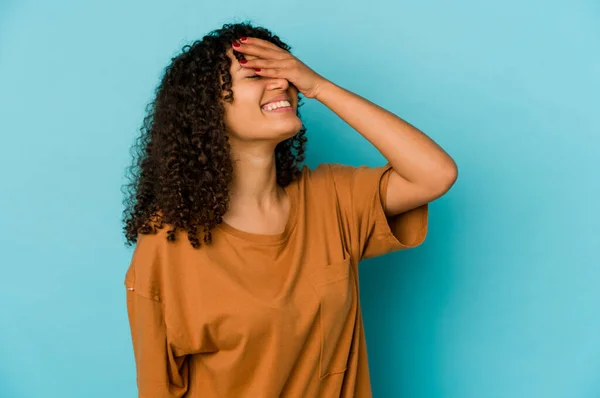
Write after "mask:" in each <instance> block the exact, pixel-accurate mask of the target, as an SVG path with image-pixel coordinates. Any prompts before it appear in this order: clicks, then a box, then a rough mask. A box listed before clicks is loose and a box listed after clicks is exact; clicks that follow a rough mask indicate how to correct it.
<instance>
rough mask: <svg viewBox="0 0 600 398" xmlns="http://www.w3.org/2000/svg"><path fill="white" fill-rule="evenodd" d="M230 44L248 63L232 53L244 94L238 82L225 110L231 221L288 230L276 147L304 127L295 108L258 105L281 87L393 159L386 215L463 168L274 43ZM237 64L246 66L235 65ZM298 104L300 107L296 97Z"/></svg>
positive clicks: (414, 202) (433, 191) (440, 187)
mask: <svg viewBox="0 0 600 398" xmlns="http://www.w3.org/2000/svg"><path fill="white" fill-rule="evenodd" d="M232 45H233V46H234V47H235V49H236V51H239V52H241V53H243V54H244V56H245V58H246V60H247V62H245V63H242V64H240V63H239V62H237V60H235V58H233V59H234V60H235V62H234V65H232V74H233V72H235V73H236V75H237V76H236V78H234V86H233V90H234V96H237V95H238V92H237V91H236V89H238V90H239V91H240V95H241V97H242V99H241V100H240V102H239V103H238V104H237V105H236V103H235V102H234V104H232V106H231V107H230V108H228V110H230V112H227V111H226V113H228V115H227V123H229V125H230V126H231V130H232V132H231V136H232V137H235V156H236V157H237V159H239V160H238V162H237V164H238V166H237V167H236V173H237V174H236V176H237V178H236V179H235V184H234V185H235V189H234V190H235V196H232V199H231V202H232V206H231V208H232V209H235V210H233V211H232V213H233V215H232V216H230V217H229V218H228V217H225V220H226V222H228V223H229V221H228V220H232V221H233V222H236V223H237V225H239V226H240V229H244V230H248V231H251V229H254V230H260V231H263V233H266V232H264V231H265V230H268V229H273V231H272V232H273V233H278V232H281V231H282V230H283V226H284V225H285V220H287V211H288V209H289V200H288V199H287V198H286V197H285V192H284V191H283V190H282V189H281V188H280V187H278V186H277V184H276V183H275V154H274V148H275V145H276V144H277V143H278V142H279V140H282V139H285V138H288V137H290V136H292V135H294V134H295V133H296V132H297V131H298V129H299V128H300V127H299V126H300V124H298V125H296V124H295V123H300V121H299V120H297V117H295V112H286V113H279V114H265V113H264V112H262V111H261V110H260V104H261V103H264V102H265V101H266V100H268V99H269V98H273V97H275V96H276V95H279V94H282V93H289V94H290V97H291V98H292V99H294V95H292V94H294V93H295V91H290V90H296V89H297V90H298V91H300V92H301V93H302V94H303V95H304V96H305V97H306V98H314V99H316V100H318V101H320V102H321V103H323V104H324V105H325V106H327V107H328V108H329V109H330V110H332V111H333V112H334V113H335V114H337V115H338V116H339V117H340V118H342V119H343V120H344V121H345V122H346V123H348V124H349V125H350V126H351V127H353V128H354V129H355V130H356V131H358V132H359V133H360V134H361V135H363V136H364V137H365V138H366V139H367V140H368V141H369V142H371V144H373V145H374V146H375V147H376V148H377V149H378V150H379V151H380V152H381V154H382V155H383V156H384V157H385V158H386V159H387V160H388V162H389V163H390V164H391V165H392V168H393V170H392V172H391V176H390V179H389V183H388V189H387V192H386V208H385V209H384V210H385V213H386V215H388V216H393V215H397V214H400V213H402V212H405V211H408V210H410V209H413V208H416V207H418V206H420V205H423V204H425V203H429V202H431V201H433V200H434V199H437V198H439V197H440V196H442V195H443V194H445V193H446V192H447V191H448V190H449V189H450V188H451V187H452V185H453V184H454V182H455V181H456V179H457V176H458V168H457V166H456V163H455V162H454V160H453V159H452V158H451V157H450V156H449V155H448V154H447V153H446V152H445V151H444V150H443V149H442V148H441V147H440V146H439V145H437V144H436V143H435V142H434V141H433V140H432V139H430V138H429V137H428V136H427V135H425V134H424V133H423V132H421V131H420V130H418V129H417V128H415V127H414V126H412V125H410V124H409V123H407V122H406V121H404V120H403V119H401V118H400V117H398V116H396V115H394V114H393V113H391V112H389V111H387V110H386V109H383V108H381V107H380V106H378V105H376V104H374V103H372V102H370V101H368V100H366V99H365V98H362V97H360V96H359V95H357V94H354V93H352V92H350V91H348V90H346V89H344V88H342V87H339V86H337V85H336V84H334V83H333V82H331V81H330V80H328V79H326V78H324V77H323V76H321V75H319V74H318V73H316V72H315V71H314V70H312V69H311V68H309V67H308V66H307V65H306V64H304V63H303V62H302V61H300V60H299V59H298V58H296V57H295V56H293V55H292V54H291V53H289V52H287V51H285V50H283V49H281V48H279V47H277V46H276V45H274V44H273V43H270V42H268V41H265V40H261V39H258V38H252V37H250V38H240V40H239V41H236V42H235V43H232ZM239 68H241V69H242V70H244V72H243V73H242V72H239V71H237V69H239ZM257 68H258V69H257ZM240 73H242V74H241V75H240ZM252 74H256V75H258V76H260V77H261V78H259V79H249V80H251V82H254V81H255V80H256V83H255V84H256V86H253V85H251V84H250V83H249V82H247V80H248V79H243V80H241V77H243V76H246V77H247V76H250V75H252ZM238 78H239V79H238ZM290 83H291V85H290ZM236 84H237V85H236ZM244 98H245V99H246V100H243V99H244ZM294 101H295V100H294ZM292 105H293V106H294V109H295V106H296V105H297V104H295V103H293V104H292ZM236 106H237V107H236ZM257 108H258V111H256V109H257ZM234 109H235V112H234ZM254 111H256V112H254ZM234 115H235V117H234ZM271 116H272V117H271ZM238 118H239V119H238ZM278 118H279V119H278ZM262 123H264V124H262ZM259 126H260V127H259ZM296 126H297V128H296ZM242 215H243V216H242ZM269 222H275V224H271V225H274V227H271V226H270V225H269ZM253 225H254V227H252V226H253ZM258 233H261V232H258Z"/></svg>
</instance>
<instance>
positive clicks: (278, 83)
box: [268, 77, 290, 91]
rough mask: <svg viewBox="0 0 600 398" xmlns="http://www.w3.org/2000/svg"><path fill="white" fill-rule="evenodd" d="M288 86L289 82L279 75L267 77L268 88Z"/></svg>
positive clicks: (274, 88) (285, 87) (284, 88)
mask: <svg viewBox="0 0 600 398" xmlns="http://www.w3.org/2000/svg"><path fill="white" fill-rule="evenodd" d="M289 86H290V82H289V81H288V80H287V79H284V78H279V77H271V78H270V79H269V84H268V87H269V90H282V91H284V90H287V89H288V87H289Z"/></svg>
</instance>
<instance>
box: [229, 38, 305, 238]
mask: <svg viewBox="0 0 600 398" xmlns="http://www.w3.org/2000/svg"><path fill="white" fill-rule="evenodd" d="M227 55H228V56H229V58H231V60H232V65H231V68H230V73H231V76H232V90H233V93H234V101H233V103H224V106H225V125H226V126H227V134H228V136H229V142H230V144H231V156H232V159H233V164H234V176H235V177H234V181H233V185H232V187H231V190H230V207H229V210H228V211H227V213H226V214H225V215H224V216H223V220H224V221H225V222H226V223H227V224H229V225H231V226H233V227H235V228H237V229H240V230H242V231H247V232H251V233H258V234H267V235H268V234H278V233H280V232H282V231H283V229H284V227H285V224H286V221H287V218H288V213H289V205H290V202H289V198H288V197H287V194H286V193H285V190H284V189H283V188H281V187H280V186H279V185H277V183H276V178H275V177H276V168H275V147H276V146H277V144H279V143H280V142H281V141H284V140H286V139H288V138H290V137H293V136H294V135H296V133H297V132H298V131H299V130H300V128H301V127H302V122H301V121H300V119H299V118H298V117H297V116H296V111H295V110H296V108H297V106H298V103H297V102H298V101H297V96H298V90H297V89H296V87H294V86H293V85H291V84H290V83H289V81H288V80H287V79H285V78H277V77H274V78H268V77H262V76H258V75H257V74H256V73H255V72H254V70H253V69H248V68H243V67H242V65H241V64H240V63H239V62H238V61H237V59H236V58H235V57H234V56H233V51H232V50H231V49H229V51H228V52H227ZM256 58H257V57H256V56H252V55H247V56H246V59H247V60H252V59H256ZM284 94H287V95H288V96H289V98H290V103H291V105H292V108H293V112H267V111H264V110H262V109H261V104H264V103H265V102H268V101H269V100H271V99H272V98H274V97H276V96H279V95H284Z"/></svg>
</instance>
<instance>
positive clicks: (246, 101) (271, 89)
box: [224, 48, 302, 144]
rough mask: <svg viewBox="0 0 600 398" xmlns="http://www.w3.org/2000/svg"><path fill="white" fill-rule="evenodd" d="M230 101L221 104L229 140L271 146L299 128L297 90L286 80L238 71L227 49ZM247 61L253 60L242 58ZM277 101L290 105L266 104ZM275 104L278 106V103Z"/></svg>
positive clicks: (237, 65) (247, 70) (250, 70)
mask: <svg viewBox="0 0 600 398" xmlns="http://www.w3.org/2000/svg"><path fill="white" fill-rule="evenodd" d="M227 55H228V56H229V58H231V60H232V62H231V68H230V70H229V71H230V73H231V79H232V87H231V89H232V91H233V102H231V103H228V102H225V103H224V106H225V125H226V127H227V133H228V135H229V136H230V138H234V139H238V140H241V141H252V140H270V141H274V142H275V144H277V143H279V142H281V141H284V140H286V139H288V138H290V137H293V136H294V135H296V133H298V131H300V129H301V128H302V122H301V121H300V119H299V118H298V116H296V108H297V105H298V89H296V87H294V86H293V85H291V84H290V83H289V82H288V81H287V80H286V79H279V78H268V77H262V76H258V75H257V74H256V73H254V69H252V68H242V66H241V65H240V63H239V62H238V60H237V59H236V58H235V57H234V56H233V50H232V49H231V48H230V49H229V50H228V52H227ZM245 58H246V59H248V60H251V59H254V58H256V57H254V56H251V55H246V56H245ZM280 100H283V101H286V100H287V101H288V102H289V105H290V106H284V107H282V108H276V109H273V106H272V105H269V106H266V104H268V103H271V102H273V101H275V102H279V101H280ZM278 105H281V103H279V104H278Z"/></svg>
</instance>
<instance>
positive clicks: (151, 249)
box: [124, 224, 194, 301]
mask: <svg viewBox="0 0 600 398" xmlns="http://www.w3.org/2000/svg"><path fill="white" fill-rule="evenodd" d="M172 229H173V226H172V225H170V224H163V225H162V228H159V227H156V228H154V230H153V231H151V232H150V233H138V238H137V242H136V245H135V247H134V249H133V253H132V254H131V260H130V262H129V267H128V269H127V272H126V274H125V281H124V283H125V286H126V287H127V289H128V290H134V291H135V292H136V293H137V294H139V295H141V296H144V297H147V298H151V299H153V300H156V301H161V297H162V295H163V294H162V290H163V287H164V282H165V281H164V279H165V278H168V275H169V273H171V272H172V270H173V269H174V268H176V267H177V262H178V259H180V258H185V257H186V252H187V251H191V250H194V249H193V247H192V246H191V244H190V243H189V241H188V239H187V234H186V233H185V231H181V230H177V231H176V232H175V238H176V239H175V240H174V241H172V240H169V239H168V235H169V231H170V230H172Z"/></svg>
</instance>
